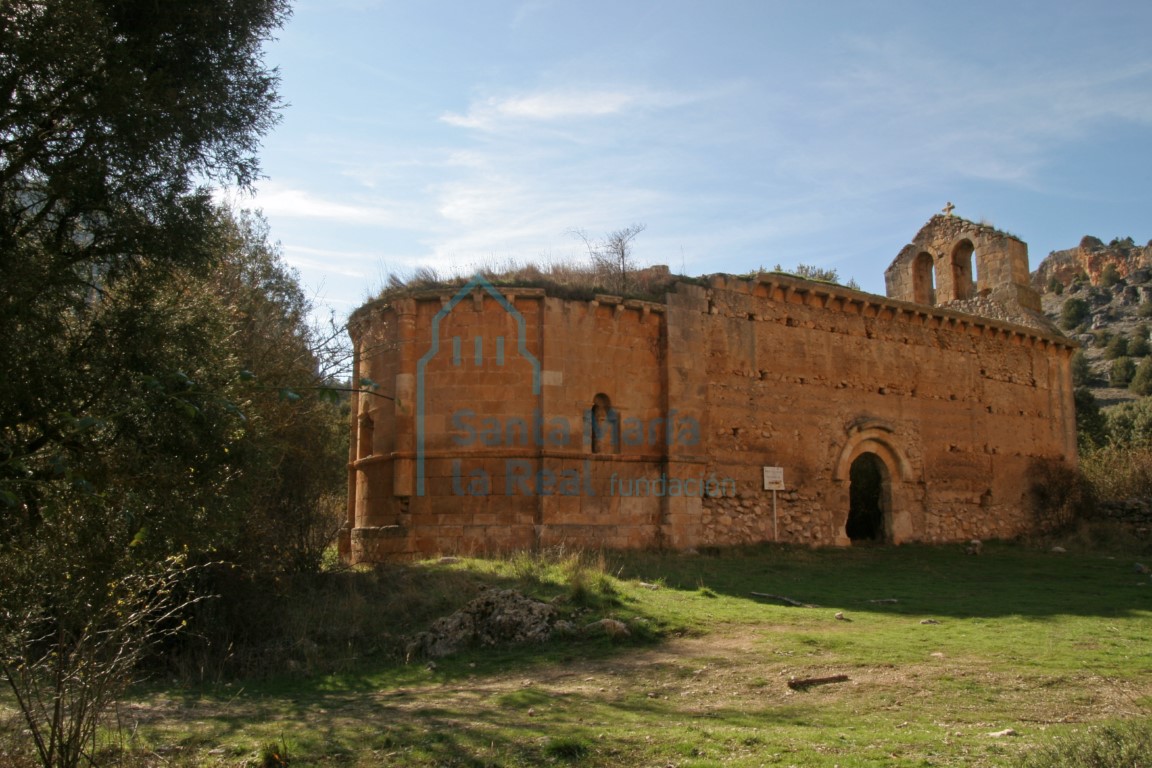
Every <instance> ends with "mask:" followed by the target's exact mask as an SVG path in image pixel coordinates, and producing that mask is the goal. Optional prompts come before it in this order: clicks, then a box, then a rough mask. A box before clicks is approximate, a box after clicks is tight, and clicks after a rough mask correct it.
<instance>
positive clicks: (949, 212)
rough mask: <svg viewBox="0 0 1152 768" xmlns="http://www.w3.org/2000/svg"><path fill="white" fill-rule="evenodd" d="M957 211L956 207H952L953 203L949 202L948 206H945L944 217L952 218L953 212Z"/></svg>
mask: <svg viewBox="0 0 1152 768" xmlns="http://www.w3.org/2000/svg"><path fill="white" fill-rule="evenodd" d="M954 210H956V206H954V205H952V201H951V200H949V201H948V205H946V206H944V215H945V216H947V217H948V218H952V211H954Z"/></svg>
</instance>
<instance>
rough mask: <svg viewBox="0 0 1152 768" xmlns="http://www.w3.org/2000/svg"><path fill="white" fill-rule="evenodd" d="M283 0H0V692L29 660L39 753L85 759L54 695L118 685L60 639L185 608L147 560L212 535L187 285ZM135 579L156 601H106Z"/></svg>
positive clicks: (216, 243)
mask: <svg viewBox="0 0 1152 768" xmlns="http://www.w3.org/2000/svg"><path fill="white" fill-rule="evenodd" d="M286 14H287V3H286V0H200V1H199V2H196V3H156V2H153V1H152V0H53V2H48V3H46V2H42V1H40V0H5V2H4V3H3V4H2V5H0V52H2V53H0V359H3V360H4V375H3V376H2V377H0V573H3V574H4V579H3V580H0V581H2V582H3V584H2V587H3V588H2V589H0V634H2V637H0V654H2V656H3V658H2V659H0V661H2V663H3V669H4V680H5V682H6V683H7V684H8V685H9V686H10V687H11V688H12V690H13V692H14V693H17V695H18V696H19V693H20V691H21V690H25V691H27V690H30V689H29V688H28V687H27V685H28V680H27V679H26V678H25V675H26V674H36V675H46V676H47V677H45V678H43V679H40V680H39V682H36V681H33V682H34V683H36V685H37V686H39V687H38V688H37V689H38V690H41V691H44V692H45V695H46V696H47V697H48V698H47V699H45V700H44V701H45V702H47V703H48V704H49V706H28V705H27V700H22V701H21V705H22V711H23V713H24V715H25V718H26V720H27V722H28V725H29V731H30V732H32V733H50V734H61V735H62V736H63V738H64V740H63V741H53V739H52V738H49V739H47V740H46V741H44V742H43V743H44V744H49V745H51V744H56V745H57V746H56V747H51V748H48V749H43V750H40V758H41V761H42V762H43V763H45V764H46V765H60V766H72V765H76V764H77V763H79V762H80V761H82V760H86V759H89V758H90V757H91V754H90V744H86V743H85V742H84V740H85V738H86V737H85V736H84V734H85V733H89V732H90V730H86V729H88V727H89V725H90V724H91V722H93V721H92V718H94V717H97V716H98V715H99V709H100V707H101V706H103V705H104V704H106V703H107V701H108V699H107V698H104V697H97V698H95V699H91V701H92V703H93V707H82V708H80V709H78V710H77V709H72V708H70V706H69V702H71V701H75V694H76V691H77V690H93V688H92V686H95V685H100V686H103V685H105V683H109V684H110V685H111V687H110V688H107V687H106V689H107V690H113V691H115V690H117V686H119V685H122V684H123V683H124V682H126V677H125V675H127V674H128V673H127V671H126V669H125V668H124V667H122V666H120V667H117V666H112V667H109V664H112V663H113V661H114V660H115V659H118V658H119V659H123V658H130V657H131V654H128V655H125V653H126V651H119V650H118V651H115V653H114V654H113V656H112V657H109V656H107V655H101V654H96V655H95V656H92V655H86V654H85V653H83V652H82V651H83V650H84V649H92V648H94V647H98V646H99V647H103V648H106V649H108V648H113V649H114V648H118V647H119V646H117V645H116V644H112V645H103V646H100V645H99V642H98V641H99V640H100V638H107V637H112V636H114V635H116V634H117V633H120V636H122V637H125V638H128V639H129V640H130V644H131V646H132V648H139V647H140V644H141V643H145V642H146V641H147V639H148V638H149V637H154V636H155V635H154V633H153V632H152V630H157V631H158V630H160V629H162V627H161V626H160V625H159V624H157V623H156V622H158V621H163V617H165V616H167V615H169V614H170V610H169V609H175V608H177V607H179V606H180V605H182V604H185V603H186V602H187V600H186V599H185V598H183V597H180V596H179V595H178V594H177V592H176V591H175V590H168V589H166V588H164V589H162V587H163V586H164V585H165V584H166V583H167V582H166V581H165V579H166V578H167V575H166V574H170V573H171V571H170V570H168V569H166V567H165V563H168V562H170V558H172V557H173V556H174V555H175V554H176V553H180V552H182V551H183V550H184V549H185V548H187V549H188V550H189V552H191V553H194V554H196V553H205V552H208V551H210V550H211V549H212V546H213V541H212V539H213V537H214V536H216V535H219V533H220V528H219V525H220V522H221V514H222V507H224V506H226V505H222V504H221V503H220V499H221V498H222V496H223V495H224V494H225V492H226V491H227V489H228V486H229V484H230V483H232V482H233V481H234V480H235V478H236V466H235V462H236V455H235V454H234V453H232V452H231V449H232V448H233V447H234V446H235V445H236V441H237V440H238V439H239V437H240V436H241V435H242V427H243V424H244V416H243V414H242V413H241V410H240V408H239V407H238V405H237V402H238V401H237V400H236V398H234V397H233V394H234V393H235V392H236V391H237V387H238V385H239V383H240V382H239V381H238V377H237V371H238V366H237V360H236V357H235V354H234V350H233V349H231V348H229V346H228V345H227V344H224V343H221V342H222V341H223V340H226V339H228V338H229V333H230V332H231V326H230V318H229V316H228V315H227V314H225V313H221V312H220V311H219V310H220V305H219V302H218V300H217V299H216V297H214V296H213V295H212V294H211V293H209V292H207V291H203V290H197V286H198V285H202V283H203V281H202V279H200V280H198V279H197V278H198V276H199V275H202V274H203V273H205V272H207V271H210V270H211V269H212V268H213V265H214V264H215V263H217V261H218V259H219V258H220V254H221V253H222V251H223V249H224V247H225V245H226V236H227V230H226V228H225V227H223V226H222V224H221V219H220V215H219V212H218V211H217V210H216V208H215V206H214V205H213V204H212V201H211V194H210V191H209V189H208V188H207V186H206V184H207V183H209V182H220V183H233V184H237V185H240V186H245V185H247V184H249V183H251V181H252V180H253V179H254V178H255V177H256V175H257V173H258V164H257V160H256V156H255V150H256V147H257V143H258V141H259V138H260V136H261V135H262V134H263V133H264V132H266V131H267V130H268V129H269V128H270V127H271V126H272V125H273V124H274V123H275V121H276V119H277V107H278V99H277V96H276V85H277V76H276V73H275V71H273V70H271V69H269V68H268V67H266V66H265V65H264V63H263V61H262V58H261V46H262V44H263V43H264V41H266V40H267V39H268V37H269V35H270V34H271V32H272V30H273V29H275V28H276V27H277V26H278V25H279V24H280V23H281V22H282V21H283V20H284V18H285V17H286ZM157 590H161V592H163V593H164V594H167V595H170V596H171V599H165V600H164V601H162V602H161V603H159V604H149V607H148V608H147V610H144V611H143V613H141V612H139V611H125V610H123V609H122V608H121V607H118V606H123V605H129V604H131V603H132V601H133V600H134V599H136V598H135V597H133V596H134V595H135V596H147V595H154V594H157ZM134 616H135V617H138V618H140V617H142V618H141V620H142V621H143V622H144V623H145V625H146V628H149V627H150V628H151V629H150V630H149V631H144V632H136V631H127V630H128V629H130V627H129V624H130V622H131V621H132V620H133V619H132V617H134ZM42 659H48V660H50V661H51V664H49V665H48V666H45V665H44V664H40V663H39V662H38V660H42ZM109 670H111V672H109ZM106 673H107V674H111V675H112V676H113V678H114V679H113V680H111V681H110V682H109V680H108V679H107V678H105V683H101V682H100V681H99V679H98V678H99V677H100V676H101V675H105V674H106ZM22 686H23V687H22ZM77 686H79V688H77ZM45 718H46V719H47V720H45ZM36 741H37V747H38V748H39V747H40V746H41V742H40V740H39V739H36Z"/></svg>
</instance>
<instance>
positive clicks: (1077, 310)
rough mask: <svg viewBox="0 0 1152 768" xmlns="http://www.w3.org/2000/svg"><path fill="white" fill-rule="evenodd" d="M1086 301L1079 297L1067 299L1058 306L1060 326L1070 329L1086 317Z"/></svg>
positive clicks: (1087, 308)
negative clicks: (1062, 304)
mask: <svg viewBox="0 0 1152 768" xmlns="http://www.w3.org/2000/svg"><path fill="white" fill-rule="evenodd" d="M1088 310H1089V307H1088V302H1087V301H1085V300H1084V299H1080V298H1072V299H1068V300H1067V301H1065V302H1064V306H1063V307H1061V308H1060V325H1061V327H1063V328H1065V329H1067V330H1071V329H1073V328H1075V327H1077V326H1079V325H1080V324H1081V323H1083V322H1084V321H1085V320H1087V319H1088Z"/></svg>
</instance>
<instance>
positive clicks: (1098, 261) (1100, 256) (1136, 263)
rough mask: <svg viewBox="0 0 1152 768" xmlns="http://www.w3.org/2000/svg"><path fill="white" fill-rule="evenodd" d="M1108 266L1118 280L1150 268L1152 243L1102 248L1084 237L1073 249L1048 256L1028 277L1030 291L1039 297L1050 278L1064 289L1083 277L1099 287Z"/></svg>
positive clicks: (1120, 243) (1125, 242) (1124, 241)
mask: <svg viewBox="0 0 1152 768" xmlns="http://www.w3.org/2000/svg"><path fill="white" fill-rule="evenodd" d="M1109 265H1112V266H1113V267H1114V268H1115V269H1116V274H1117V276H1118V277H1129V276H1131V275H1133V274H1134V273H1136V272H1138V271H1139V270H1141V269H1148V268H1150V267H1152V242H1149V243H1148V244H1147V245H1144V246H1139V245H1136V244H1135V243H1133V242H1132V238H1125V239H1119V238H1118V239H1116V240H1113V241H1112V242H1110V243H1108V244H1107V245H1105V244H1104V242H1103V241H1101V240H1100V239H1099V238H1095V237H1091V236H1088V237H1085V238H1084V239H1082V240H1081V241H1080V245H1079V246H1077V247H1076V248H1068V249H1066V250H1063V251H1053V252H1052V253H1050V254H1048V257H1047V258H1046V259H1044V261H1042V262H1040V265H1039V266H1037V267H1036V271H1035V272H1033V273H1032V287H1033V288H1035V289H1036V290H1037V291H1040V292H1042V293H1043V292H1044V291H1046V290H1047V287H1048V285H1049V283H1051V282H1052V280H1053V278H1055V280H1056V281H1057V282H1059V283H1060V284H1062V285H1064V286H1065V287H1067V286H1068V285H1070V284H1071V283H1072V281H1073V280H1075V279H1076V277H1077V276H1086V277H1087V278H1088V281H1089V282H1090V283H1091V284H1092V285H1099V284H1100V278H1101V276H1102V275H1103V273H1104V270H1105V269H1107V267H1108V266H1109Z"/></svg>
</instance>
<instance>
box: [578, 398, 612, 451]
mask: <svg viewBox="0 0 1152 768" xmlns="http://www.w3.org/2000/svg"><path fill="white" fill-rule="evenodd" d="M586 422H587V423H586V425H585V426H586V428H587V430H588V436H589V438H590V442H589V447H590V449H591V451H592V453H619V452H620V414H619V413H617V411H616V409H615V408H613V407H612V400H611V399H609V397H608V395H606V394H604V393H603V392H599V393H597V394H596V396H595V397H594V398H592V407H591V408H590V409H589V410H588V414H587V416H586Z"/></svg>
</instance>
